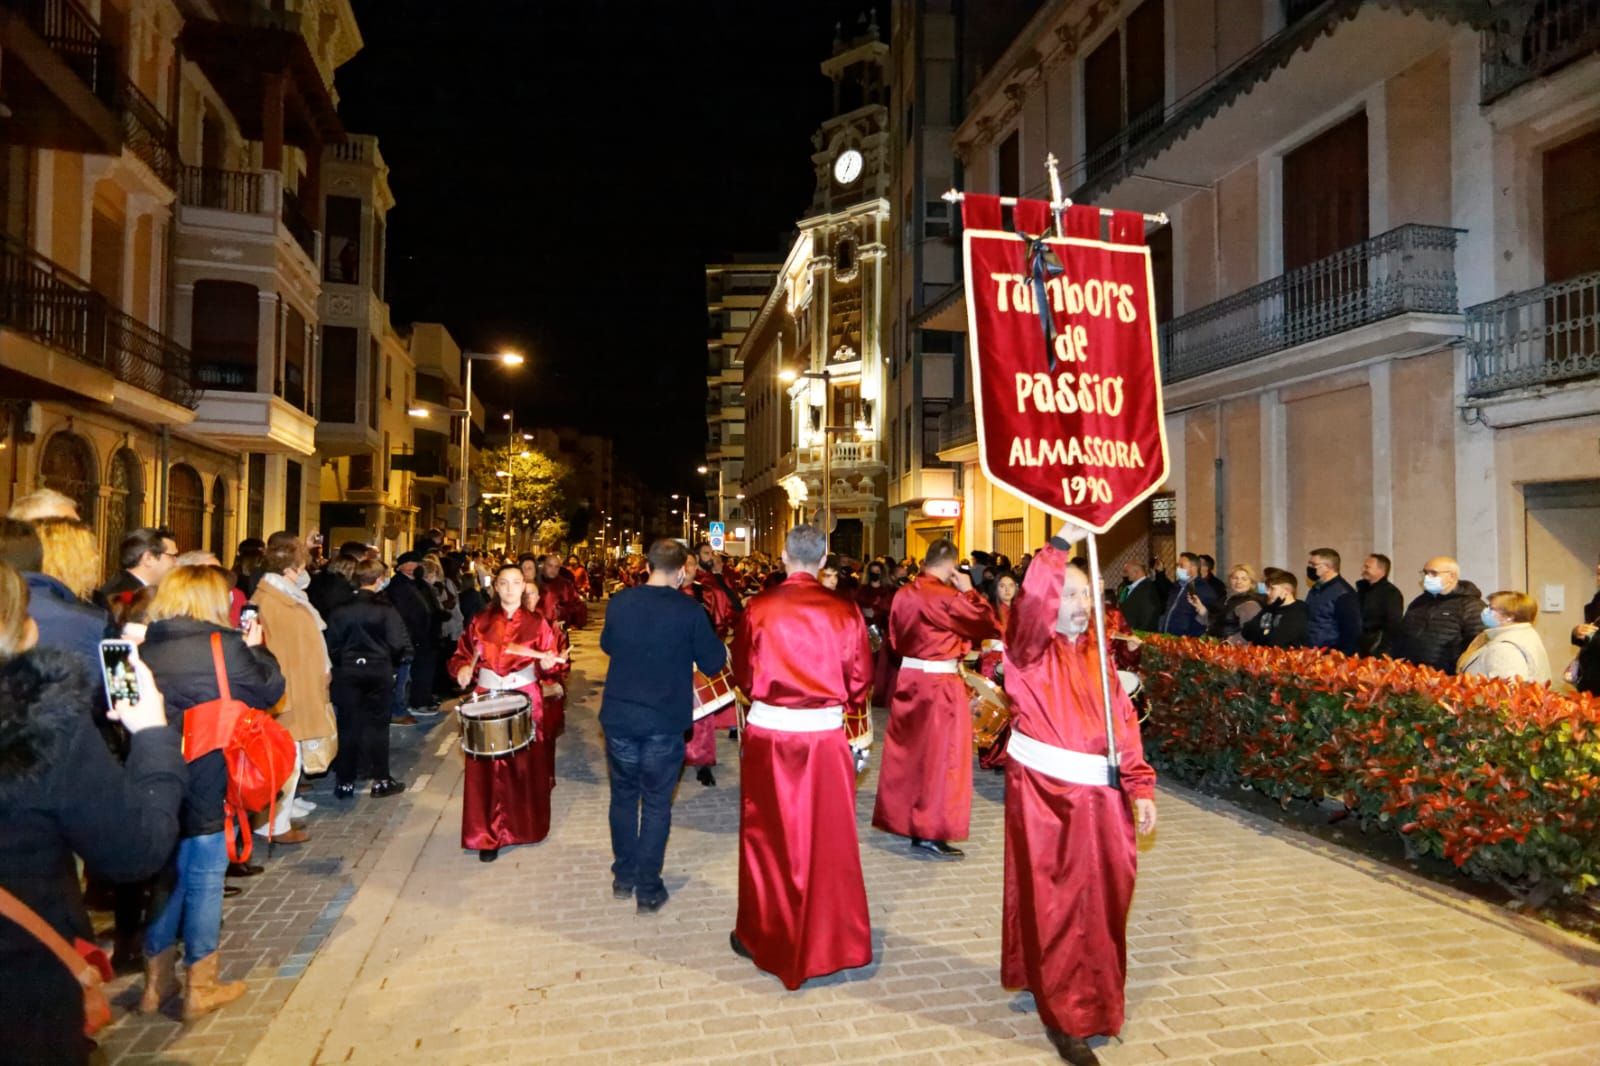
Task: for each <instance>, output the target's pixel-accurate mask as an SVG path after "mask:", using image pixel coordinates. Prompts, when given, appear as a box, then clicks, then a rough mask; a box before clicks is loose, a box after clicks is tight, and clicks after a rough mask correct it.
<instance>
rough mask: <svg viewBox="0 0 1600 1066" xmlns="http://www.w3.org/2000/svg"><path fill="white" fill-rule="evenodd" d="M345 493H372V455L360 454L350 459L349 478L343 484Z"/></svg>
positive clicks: (367, 453) (368, 453)
mask: <svg viewBox="0 0 1600 1066" xmlns="http://www.w3.org/2000/svg"><path fill="white" fill-rule="evenodd" d="M345 490H346V491H347V492H371V491H372V453H371V452H362V453H361V454H360V455H352V456H351V457H350V477H349V479H348V481H347V483H346V484H345Z"/></svg>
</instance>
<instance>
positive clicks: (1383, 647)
mask: <svg viewBox="0 0 1600 1066" xmlns="http://www.w3.org/2000/svg"><path fill="white" fill-rule="evenodd" d="M1356 595H1357V596H1359V597H1361V654H1362V655H1387V654H1389V650H1390V648H1391V646H1392V645H1393V644H1394V640H1395V636H1396V634H1398V633H1399V632H1400V620H1401V619H1402V618H1404V617H1405V613H1406V598H1405V597H1404V596H1403V595H1401V594H1400V590H1399V589H1397V588H1395V586H1394V582H1392V581H1390V580H1389V579H1388V578H1386V577H1385V578H1379V579H1378V580H1377V581H1368V580H1366V579H1365V578H1362V579H1361V580H1360V581H1357V582H1356Z"/></svg>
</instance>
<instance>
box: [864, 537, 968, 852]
mask: <svg viewBox="0 0 1600 1066" xmlns="http://www.w3.org/2000/svg"><path fill="white" fill-rule="evenodd" d="M994 635H995V621H994V609H993V608H992V607H991V606H990V605H989V601H988V600H986V599H984V598H983V596H982V595H980V594H979V593H978V592H976V591H974V590H973V588H972V579H971V578H970V577H968V576H967V575H966V574H965V573H963V572H961V570H960V569H958V567H957V558H956V546H955V545H954V544H952V543H951V542H950V541H948V540H942V539H941V540H936V541H934V542H933V543H932V544H931V545H929V546H928V554H927V557H926V558H925V559H924V560H923V563H922V572H921V573H919V574H918V575H917V576H916V578H915V579H913V580H912V582H911V583H910V584H908V585H906V586H905V587H904V588H902V589H900V591H899V592H897V593H895V597H894V605H893V606H892V607H891V608H890V609H889V640H890V643H891V644H893V646H894V650H895V651H896V652H898V653H899V654H900V657H901V659H900V673H899V676H898V678H897V679H896V681H895V689H894V697H893V699H892V700H891V701H890V703H889V728H888V730H887V731H886V735H885V738H884V743H883V768H882V769H881V770H879V771H878V803H877V805H876V806H875V807H874V808H873V811H872V824H873V825H874V826H876V827H877V828H879V829H882V830H884V831H886V832H889V833H897V834H899V835H900V836H903V837H910V838H911V848H912V850H913V851H914V852H917V853H919V854H925V855H931V856H934V857H935V858H940V859H959V858H961V857H962V856H963V852H962V851H961V849H960V848H957V847H953V846H951V844H950V841H952V840H965V839H966V837H967V825H968V822H969V821H970V820H971V817H972V710H971V705H970V700H969V698H968V695H967V686H966V684H965V683H964V682H963V681H962V680H961V675H960V674H959V673H957V671H956V664H957V663H958V662H959V661H960V660H961V658H962V657H963V656H965V655H966V654H967V652H968V651H970V650H971V649H972V645H973V642H974V641H981V640H985V639H987V638H989V637H992V636H994Z"/></svg>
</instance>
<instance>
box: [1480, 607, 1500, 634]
mask: <svg viewBox="0 0 1600 1066" xmlns="http://www.w3.org/2000/svg"><path fill="white" fill-rule="evenodd" d="M1482 618H1483V627H1484V628H1485V629H1498V628H1499V627H1500V625H1501V622H1500V618H1499V616H1497V615H1496V614H1495V613H1494V610H1493V609H1492V608H1489V607H1485V608H1484V609H1483V615H1482Z"/></svg>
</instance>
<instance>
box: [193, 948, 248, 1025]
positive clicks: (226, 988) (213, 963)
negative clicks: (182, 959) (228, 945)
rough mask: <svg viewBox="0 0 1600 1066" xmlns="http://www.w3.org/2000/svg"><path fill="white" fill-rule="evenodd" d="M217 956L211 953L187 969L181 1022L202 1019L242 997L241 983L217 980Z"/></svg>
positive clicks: (242, 986)
mask: <svg viewBox="0 0 1600 1066" xmlns="http://www.w3.org/2000/svg"><path fill="white" fill-rule="evenodd" d="M218 954H219V953H218V952H215V951H213V952H212V953H211V954H209V955H207V956H206V957H205V958H203V959H200V960H199V961H198V962H195V963H193V964H191V965H190V967H189V986H188V988H186V989H185V990H184V995H183V1020H184V1021H186V1022H192V1021H194V1020H195V1019H196V1018H203V1017H205V1016H206V1015H207V1014H210V1013H211V1012H212V1011H214V1010H216V1009H217V1008H218V1007H222V1006H226V1005H227V1004H229V1003H232V1002H233V1001H234V1000H236V999H238V998H239V997H240V996H242V995H244V990H245V985H244V982H243V981H227V982H222V981H218V980H217V965H218V959H217V955H218Z"/></svg>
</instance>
